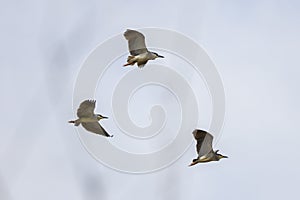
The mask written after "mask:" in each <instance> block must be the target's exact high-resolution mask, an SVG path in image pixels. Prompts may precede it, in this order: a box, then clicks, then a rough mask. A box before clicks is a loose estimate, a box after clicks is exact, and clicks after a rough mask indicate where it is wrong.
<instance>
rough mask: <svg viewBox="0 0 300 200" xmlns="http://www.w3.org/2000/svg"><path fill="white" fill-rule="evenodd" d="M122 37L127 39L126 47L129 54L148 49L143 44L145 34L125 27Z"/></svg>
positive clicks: (139, 52)
mask: <svg viewBox="0 0 300 200" xmlns="http://www.w3.org/2000/svg"><path fill="white" fill-rule="evenodd" d="M124 37H125V38H126V40H128V49H129V52H130V54H131V55H133V56H136V55H139V54H142V53H145V52H147V51H148V50H147V47H146V44H145V36H144V35H143V34H142V33H140V32H138V31H135V30H130V29H127V30H126V31H125V33H124Z"/></svg>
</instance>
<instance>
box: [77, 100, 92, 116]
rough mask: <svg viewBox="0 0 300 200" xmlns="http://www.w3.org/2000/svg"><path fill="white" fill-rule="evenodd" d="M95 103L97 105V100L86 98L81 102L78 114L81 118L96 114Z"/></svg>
mask: <svg viewBox="0 0 300 200" xmlns="http://www.w3.org/2000/svg"><path fill="white" fill-rule="evenodd" d="M95 105H96V101H95V100H85V101H83V102H82V103H81V104H80V106H79V108H78V110H77V116H78V117H79V118H81V117H92V116H94V110H95Z"/></svg>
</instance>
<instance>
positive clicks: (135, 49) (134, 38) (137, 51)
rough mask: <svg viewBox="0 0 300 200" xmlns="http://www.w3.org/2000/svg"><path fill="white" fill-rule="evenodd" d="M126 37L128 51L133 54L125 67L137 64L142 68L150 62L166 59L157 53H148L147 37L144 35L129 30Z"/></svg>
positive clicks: (125, 34)
mask: <svg viewBox="0 0 300 200" xmlns="http://www.w3.org/2000/svg"><path fill="white" fill-rule="evenodd" d="M124 37H125V38H126V40H128V49H129V52H130V54H131V55H130V56H128V58H127V63H126V64H124V66H128V65H134V64H135V63H137V65H138V67H140V68H142V67H144V66H145V64H146V63H147V62H148V60H154V59H156V58H164V57H163V56H161V55H159V54H157V53H155V52H151V51H148V49H147V47H146V44H145V36H144V35H143V34H142V33H140V32H138V31H135V30H130V29H127V30H126V31H125V33H124Z"/></svg>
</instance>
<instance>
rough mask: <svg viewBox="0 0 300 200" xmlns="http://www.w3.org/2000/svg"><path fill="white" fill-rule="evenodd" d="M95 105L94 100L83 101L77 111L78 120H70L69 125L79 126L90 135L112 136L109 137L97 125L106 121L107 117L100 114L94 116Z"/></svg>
mask: <svg viewBox="0 0 300 200" xmlns="http://www.w3.org/2000/svg"><path fill="white" fill-rule="evenodd" d="M95 104H96V101H95V100H85V101H83V102H82V103H81V104H80V106H79V108H78V109H77V116H78V119H76V120H71V121H69V123H73V124H74V125H75V126H79V125H80V124H81V125H82V126H83V128H85V129H86V130H88V131H90V132H92V133H96V134H98V135H103V136H105V137H112V135H109V134H108V133H107V132H106V131H105V130H104V128H103V127H102V126H101V125H100V124H99V123H98V121H99V120H101V119H107V118H108V117H104V116H102V115H100V114H95V113H94V110H95Z"/></svg>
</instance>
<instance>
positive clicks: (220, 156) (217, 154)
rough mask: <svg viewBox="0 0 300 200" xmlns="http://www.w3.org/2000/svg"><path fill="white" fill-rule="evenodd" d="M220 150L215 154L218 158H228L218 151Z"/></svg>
mask: <svg viewBox="0 0 300 200" xmlns="http://www.w3.org/2000/svg"><path fill="white" fill-rule="evenodd" d="M218 151H219V150H217V151H215V155H216V156H217V159H218V160H221V159H222V158H228V157H227V156H223V155H222V154H219V153H218Z"/></svg>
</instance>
